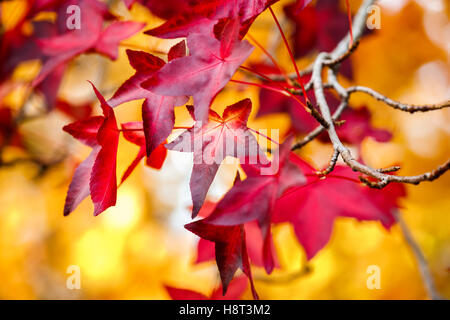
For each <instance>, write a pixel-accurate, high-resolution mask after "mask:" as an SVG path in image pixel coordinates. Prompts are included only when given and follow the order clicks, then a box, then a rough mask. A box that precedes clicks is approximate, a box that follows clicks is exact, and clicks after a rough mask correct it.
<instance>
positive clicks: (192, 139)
mask: <svg viewBox="0 0 450 320" xmlns="http://www.w3.org/2000/svg"><path fill="white" fill-rule="evenodd" d="M251 108H252V105H251V101H250V99H245V100H242V101H240V102H238V103H236V104H234V105H231V106H228V107H227V108H226V109H225V111H224V112H223V116H222V117H221V116H219V115H218V114H217V113H216V112H214V111H212V110H210V113H209V122H208V123H207V124H205V125H203V126H201V122H200V124H199V123H198V122H197V123H196V124H195V125H194V126H193V127H192V128H190V129H189V130H186V131H185V132H183V133H182V134H181V135H180V136H178V137H177V139H175V140H174V141H173V142H171V143H170V144H168V145H167V148H168V149H169V150H175V151H183V152H193V153H194V168H193V169H192V175H191V180H190V187H191V194H192V202H193V210H192V216H193V217H195V216H196V215H197V213H198V212H199V210H200V208H201V207H202V205H203V202H204V200H205V197H206V194H207V192H208V189H209V187H210V185H211V183H212V181H213V179H214V177H215V175H216V173H217V170H218V169H219V166H220V164H221V163H222V161H223V160H224V159H225V157H227V156H231V157H236V158H239V159H240V160H241V161H242V162H246V161H252V163H257V162H258V160H260V161H261V160H262V161H266V157H265V155H264V153H263V152H262V150H261V149H260V148H259V146H258V143H257V141H256V139H255V137H254V136H253V135H252V133H251V132H250V130H249V129H248V128H247V119H248V116H249V115H250V112H251Z"/></svg>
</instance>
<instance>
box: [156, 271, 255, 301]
mask: <svg viewBox="0 0 450 320" xmlns="http://www.w3.org/2000/svg"><path fill="white" fill-rule="evenodd" d="M165 287H166V290H167V292H168V293H169V295H170V297H171V298H172V300H239V299H240V298H241V296H242V295H243V294H244V291H245V289H247V280H246V279H245V277H237V278H235V279H233V280H232V281H231V282H230V285H229V286H228V290H227V293H226V294H225V295H223V294H222V292H223V289H222V286H220V287H219V288H218V289H216V290H214V291H213V292H212V293H211V295H210V296H205V295H204V294H201V293H198V292H195V291H192V290H187V289H179V288H174V287H170V286H165Z"/></svg>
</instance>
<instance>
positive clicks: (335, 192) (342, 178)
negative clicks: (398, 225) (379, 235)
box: [273, 166, 405, 259]
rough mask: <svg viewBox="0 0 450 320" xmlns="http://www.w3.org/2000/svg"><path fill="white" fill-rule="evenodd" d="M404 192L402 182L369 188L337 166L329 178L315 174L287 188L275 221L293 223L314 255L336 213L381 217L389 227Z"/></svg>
mask: <svg viewBox="0 0 450 320" xmlns="http://www.w3.org/2000/svg"><path fill="white" fill-rule="evenodd" d="M404 195H405V189H404V187H403V185H401V184H391V185H389V186H388V187H386V188H385V189H383V190H375V189H370V188H368V187H365V186H363V185H361V184H360V183H359V181H358V180H357V175H356V174H355V173H354V172H353V171H352V170H351V169H350V168H348V167H343V166H336V168H335V169H334V171H333V172H332V173H331V174H330V175H329V176H327V178H326V179H319V178H318V177H313V178H310V179H309V182H308V184H306V185H305V186H303V187H297V188H292V189H290V190H288V191H286V193H285V194H284V195H283V196H282V197H281V198H280V199H279V200H278V201H277V204H276V209H275V213H274V216H273V221H274V222H275V223H280V222H290V223H292V225H293V226H294V230H295V234H296V236H297V238H298V240H299V242H300V243H301V244H302V246H303V248H304V249H305V252H306V256H307V258H308V259H311V258H312V257H314V256H315V255H316V254H317V252H318V251H319V250H320V249H322V248H323V247H324V246H325V245H326V244H327V243H328V241H329V239H330V236H331V232H332V229H333V224H334V220H335V219H336V218H337V217H352V218H356V219H358V220H375V221H380V222H381V223H382V224H383V226H384V227H385V228H387V229H389V228H390V226H392V225H393V224H394V223H395V218H394V216H393V210H395V209H396V208H398V200H399V198H400V197H403V196H404Z"/></svg>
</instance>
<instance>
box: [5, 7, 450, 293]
mask: <svg viewBox="0 0 450 320" xmlns="http://www.w3.org/2000/svg"><path fill="white" fill-rule="evenodd" d="M23 2H24V1H20V0H14V1H9V2H2V3H1V5H2V17H1V18H2V23H3V24H4V25H5V26H6V27H7V28H8V27H11V26H13V25H14V22H15V21H16V20H15V19H17V17H19V16H20V12H21V6H22V5H23ZM288 2H289V1H285V0H281V3H278V4H276V5H275V6H274V9H275V11H276V12H277V13H278V14H279V17H281V16H282V10H281V8H282V5H283V4H286V3H288ZM394 2H395V3H396V4H397V3H398V4H397V5H393V4H392V3H394ZM343 3H344V2H343ZM350 3H351V6H352V9H353V11H354V12H355V11H356V9H357V8H358V6H359V3H360V1H351V2H350ZM381 5H382V6H381V9H382V10H381V13H382V17H381V29H380V30H378V31H376V33H375V34H373V35H372V36H370V37H367V38H364V39H363V40H362V42H361V45H360V47H359V48H358V50H357V51H356V53H355V54H354V57H353V58H352V59H353V63H354V66H355V79H354V83H357V84H361V85H365V86H370V87H372V88H373V89H376V90H377V91H380V92H382V93H383V94H385V95H387V96H389V97H391V98H393V99H397V100H400V101H402V102H406V103H414V104H423V103H437V102H441V101H444V100H447V99H449V96H450V89H449V88H450V21H449V17H450V3H449V2H448V1H445V0H436V1H435V0H433V1H431V0H422V1H419V0H417V1H413V0H411V1H407V0H406V1H390V0H385V1H381ZM112 10H113V12H115V13H116V14H119V15H121V16H123V17H124V19H133V20H137V21H144V22H147V23H148V27H150V26H156V25H158V24H159V23H161V21H160V20H159V19H158V18H156V17H154V16H152V15H151V14H150V13H149V12H148V10H147V9H146V8H144V7H142V6H140V5H139V4H136V5H135V6H134V7H133V8H132V10H131V11H127V9H126V8H125V7H124V5H123V3H122V2H121V1H115V2H114V3H113V5H112ZM283 27H285V28H286V30H287V32H289V30H290V29H291V28H290V26H289V24H288V22H287V21H285V22H284V25H283ZM146 29H148V28H144V30H146ZM250 33H251V34H252V35H253V36H254V37H256V38H257V39H258V40H259V41H261V42H262V43H265V44H266V45H267V46H269V45H273V38H274V37H275V40H276V39H277V37H279V34H278V33H277V31H276V30H275V29H274V24H273V20H271V17H270V15H269V14H268V13H267V12H266V13H264V14H262V15H261V16H260V17H259V18H258V20H257V21H256V22H255V24H254V26H253V27H252V29H251V30H250ZM269 42H271V43H269ZM174 43H175V42H174V41H168V40H164V41H163V40H159V39H156V38H151V37H149V36H145V35H143V34H142V33H140V34H138V35H136V36H134V37H133V38H130V39H128V40H125V41H124V42H123V43H122V46H121V47H120V56H119V59H118V60H117V61H109V60H107V59H105V58H103V57H100V56H98V55H83V56H81V57H79V58H77V59H76V60H75V61H74V62H73V63H72V64H71V67H70V69H69V71H68V72H67V73H66V75H65V77H64V80H63V85H62V88H61V91H60V95H61V96H62V97H64V98H66V99H67V100H69V101H71V102H72V103H82V102H84V101H92V99H93V92H92V90H91V88H90V86H89V85H88V83H87V82H86V80H87V79H89V80H91V81H93V82H94V83H95V84H96V85H97V87H98V88H99V89H100V90H101V91H102V93H103V94H104V95H105V97H107V98H109V97H110V96H111V95H112V93H113V92H114V91H115V90H116V89H117V88H118V86H119V85H120V84H121V83H122V82H123V81H124V80H125V79H127V77H129V76H130V75H131V74H132V73H133V70H132V68H131V67H130V66H129V64H128V61H127V58H126V55H125V49H127V48H132V49H138V48H142V49H143V50H147V51H149V52H167V50H168V48H169V47H170V46H171V45H172V44H174ZM278 43H279V45H278V46H275V48H276V53H277V60H278V61H279V62H280V63H281V64H282V65H283V66H285V67H286V68H287V69H289V70H290V69H291V66H290V64H289V59H288V56H287V53H286V50H285V49H284V48H283V46H282V45H281V42H279V41H278ZM262 58H263V57H262V55H261V51H259V50H255V52H254V54H253V55H252V57H251V60H252V61H260V60H261V59H262ZM309 61H310V59H309V60H308V59H302V60H298V64H299V66H300V68H301V67H305V66H306V65H307V64H308V63H309ZM0 63H1V62H0ZM38 71H39V64H38V63H37V62H27V63H24V64H23V65H22V66H20V67H19V68H18V69H17V70H16V72H15V74H14V77H15V79H19V80H25V81H26V80H29V79H32V78H33V77H34V76H35V75H36V74H37V72H38ZM242 76H243V75H242V74H241V75H237V77H242ZM345 84H346V85H350V84H351V83H349V82H347V83H345ZM244 97H250V98H251V99H252V101H253V105H254V110H253V114H254V113H255V111H256V110H257V107H258V90H256V89H254V88H246V87H243V86H241V85H236V84H229V85H228V86H227V90H225V91H224V92H222V93H221V94H220V95H219V96H218V97H217V99H216V100H215V102H214V105H213V108H214V109H216V110H218V111H221V110H222V109H224V108H225V106H227V105H229V104H232V103H234V102H236V101H238V100H240V99H242V98H244ZM22 98H23V90H21V88H20V87H19V88H17V89H16V90H14V91H13V92H11V93H10V94H8V95H7V96H6V97H5V99H4V101H3V103H4V104H6V105H8V106H11V107H18V106H20V104H21V99H22ZM30 103H32V104H33V106H34V105H38V104H39V101H32V102H30ZM352 104H354V105H361V104H366V105H367V106H368V107H369V108H370V109H371V110H372V111H373V114H374V121H373V123H374V125H375V126H377V127H381V128H386V129H388V130H390V131H391V132H392V133H393V134H394V137H393V140H392V141H391V142H389V143H378V142H376V141H374V140H372V139H366V140H365V141H364V142H363V147H362V152H363V154H364V157H365V159H366V161H367V162H368V164H370V165H372V166H375V167H387V166H390V165H393V164H401V165H402V170H401V172H400V173H401V174H403V175H410V174H419V173H423V172H425V171H429V170H431V169H433V168H434V167H436V166H438V165H439V164H441V163H443V162H445V161H446V160H447V159H448V158H449V155H450V110H449V109H446V110H440V111H436V112H432V113H425V114H414V115H410V114H405V113H402V112H399V111H395V110H392V109H390V108H388V107H386V106H385V105H383V104H382V103H378V102H376V101H374V100H373V99H370V98H368V97H366V96H363V95H357V96H355V97H354V98H352ZM140 105H141V101H135V102H130V103H127V104H124V105H122V106H120V107H118V108H117V109H116V112H117V118H118V119H119V121H120V122H127V121H136V120H140V112H139V108H140ZM33 106H32V107H31V110H33ZM36 108H38V107H36ZM95 112H96V113H98V112H99V110H98V108H96V111H95ZM176 115H177V125H189V124H190V120H189V117H188V113H187V111H186V110H185V108H183V107H180V108H177V109H176ZM68 121H69V119H68V118H66V117H65V116H64V115H63V114H62V113H60V112H58V111H55V112H52V113H51V114H49V115H48V116H46V117H44V118H37V119H36V120H32V121H28V122H26V123H25V124H24V125H23V126H22V127H21V128H20V132H21V133H22V135H23V137H24V141H25V143H26V145H27V147H28V148H29V150H31V152H32V153H33V154H34V155H35V156H36V157H42V159H47V158H51V157H54V156H55V154H62V153H64V154H66V153H67V155H68V157H67V158H66V160H65V161H63V162H62V163H61V164H58V165H57V166H55V167H53V168H51V169H50V170H49V171H48V172H46V173H45V174H44V175H43V176H41V177H39V178H36V168H35V167H34V166H33V165H31V164H26V163H25V164H20V165H17V166H14V167H8V168H0V298H1V299H67V298H68V299H167V298H168V294H167V293H166V291H165V289H164V287H163V285H164V284H169V285H171V286H174V287H180V288H188V289H192V290H196V291H199V292H202V293H206V294H207V293H210V292H211V291H212V290H213V289H214V288H215V287H216V286H217V285H218V284H219V280H218V275H217V270H216V266H215V264H214V263H213V262H211V263H204V264H200V265H193V261H194V260H195V254H196V241H197V239H196V238H195V237H194V236H193V235H192V234H191V233H189V232H188V231H187V230H185V229H184V228H183V225H184V224H185V223H187V222H188V221H189V206H190V195H189V188H188V181H189V175H190V171H191V167H192V156H191V155H189V154H181V153H176V152H169V157H168V159H167V161H166V163H165V165H164V166H163V168H162V170H161V171H156V170H153V169H150V168H147V167H145V166H144V165H143V164H141V165H140V166H139V167H138V169H137V170H136V171H135V172H134V173H133V174H132V176H131V177H130V178H129V180H128V181H127V182H126V183H125V184H124V185H122V186H121V187H120V188H119V192H118V202H117V206H116V207H114V208H111V209H109V210H107V211H106V212H104V213H102V214H101V215H100V216H98V217H93V214H92V212H93V206H92V204H91V203H90V201H89V200H85V201H84V202H83V203H82V205H80V207H79V208H78V209H77V210H76V211H75V212H74V213H72V214H71V215H70V216H69V217H63V214H62V209H63V205H64V199H65V195H66V191H67V188H68V184H69V182H70V180H71V177H72V173H73V169H74V166H75V165H76V164H77V163H79V162H80V161H82V160H83V159H84V158H85V157H86V156H87V154H88V152H89V150H88V148H85V147H84V146H82V145H81V144H79V143H78V142H76V141H75V140H74V139H72V138H71V137H70V136H69V135H67V134H66V133H64V132H63V131H62V130H61V128H62V126H63V125H65V124H67V123H68ZM288 125H289V120H288V117H287V116H285V115H276V116H270V117H265V118H261V119H258V120H251V121H250V122H249V126H250V127H252V128H256V129H261V128H265V129H271V128H279V129H281V130H282V131H281V132H282V133H283V132H286V130H287V129H288ZM121 139H122V138H121ZM137 151H138V149H137V147H136V146H134V145H131V144H129V143H126V142H124V141H122V140H121V142H120V145H119V155H118V175H119V176H120V175H121V173H123V171H124V170H125V169H126V166H127V165H128V164H129V163H130V162H131V161H132V159H133V157H134V156H135V154H136V153H137ZM21 152H22V151H20V150H18V149H16V148H14V147H8V148H7V150H6V156H7V157H11V158H13V157H14V156H16V155H20V153H21ZM331 152H332V150H331V148H330V146H329V145H326V144H322V143H319V142H314V143H312V144H311V145H308V146H307V147H306V148H305V149H304V150H302V153H301V154H302V156H305V157H306V158H308V159H311V161H313V163H315V164H317V165H318V166H321V165H324V164H325V163H326V161H327V160H328V159H329V156H330V155H331ZM235 168H236V166H235V165H225V166H223V168H221V170H220V174H219V176H218V177H217V178H216V180H215V182H214V184H213V186H212V189H211V192H210V200H217V199H219V198H220V197H221V196H222V195H223V194H224V193H225V192H226V191H227V189H228V188H229V187H230V186H231V183H232V181H233V178H234V170H235ZM407 189H408V194H409V195H408V197H407V198H406V199H405V200H404V201H403V202H402V205H403V208H402V210H401V212H402V214H403V216H404V219H405V221H406V223H407V224H408V226H409V227H410V229H411V231H412V233H413V235H414V237H415V239H416V240H417V241H418V243H419V244H420V246H421V248H422V249H423V251H424V253H425V256H426V258H427V259H428V261H429V263H430V267H431V271H432V274H433V276H434V278H435V281H436V285H437V288H438V290H439V292H440V293H441V294H442V295H443V296H444V297H446V298H450V197H449V194H450V174H447V175H444V176H443V177H442V178H441V179H439V180H437V181H435V182H433V183H427V182H425V183H423V184H422V185H420V186H408V187H407ZM324 196H326V195H324ZM274 235H275V243H276V248H277V253H278V256H279V258H280V263H281V267H282V268H281V269H280V270H276V271H275V272H274V274H273V275H272V276H270V277H269V276H267V275H265V274H264V272H263V270H262V269H258V268H254V274H255V278H256V286H257V290H258V292H259V294H260V297H261V298H262V299H425V298H427V296H426V293H425V290H424V286H423V282H422V280H421V277H420V274H419V271H418V268H417V265H416V262H415V260H414V258H413V255H412V253H411V251H410V249H409V247H408V246H407V245H406V244H405V242H404V239H403V238H402V235H401V233H400V230H399V228H398V226H395V227H393V229H392V230H391V231H390V232H388V231H386V230H384V229H383V228H382V227H381V225H380V224H379V223H376V222H363V223H359V222H356V221H355V220H352V219H348V218H340V219H338V220H337V221H336V224H335V228H334V230H333V234H332V239H331V241H330V243H329V244H328V245H327V246H326V247H325V248H324V249H323V250H322V251H321V252H320V253H319V254H318V255H317V256H316V257H315V258H314V259H313V260H312V261H311V262H310V263H309V265H310V267H311V271H310V272H309V273H306V274H302V275H298V276H294V275H295V274H296V273H298V270H302V268H303V267H304V264H305V261H304V259H305V258H304V252H303V249H302V248H301V246H300V245H299V244H298V243H297V241H296V239H295V237H294V233H293V230H292V229H291V227H290V226H287V225H280V226H277V227H276V228H275V229H274ZM70 265H77V266H79V267H80V269H81V289H80V290H69V289H67V288H66V280H67V277H68V276H69V274H68V273H66V271H67V268H68V267H69V266H70ZM370 265H377V266H379V267H380V270H381V289H379V290H369V289H368V288H367V286H366V280H367V278H368V276H369V274H367V272H366V271H367V268H368V266H370ZM244 298H251V295H250V293H249V292H247V293H246V294H245V295H244Z"/></svg>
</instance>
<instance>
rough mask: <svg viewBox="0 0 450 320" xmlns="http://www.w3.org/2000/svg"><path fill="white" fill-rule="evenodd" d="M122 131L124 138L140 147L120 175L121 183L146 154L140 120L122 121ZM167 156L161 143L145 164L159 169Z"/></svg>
mask: <svg viewBox="0 0 450 320" xmlns="http://www.w3.org/2000/svg"><path fill="white" fill-rule="evenodd" d="M122 132H123V136H124V138H125V139H126V140H128V141H130V142H131V143H133V144H135V145H137V146H139V147H140V149H139V152H138V154H137V155H136V157H135V159H134V160H133V162H132V163H131V164H130V165H129V167H128V168H127V170H126V171H125V173H124V174H123V176H122V179H121V181H120V183H121V184H122V183H123V182H124V181H125V180H126V179H127V178H128V177H129V176H130V174H131V173H132V172H133V171H134V169H135V168H136V167H137V165H138V164H139V162H140V161H141V160H142V159H143V158H144V157H145V156H146V152H145V135H144V131H143V123H142V122H127V123H122ZM166 156H167V149H166V148H164V146H163V145H160V146H159V147H157V148H156V149H155V150H154V151H153V152H152V154H151V155H150V157H148V158H147V161H146V164H147V165H148V166H149V167H152V168H155V169H160V168H161V167H162V165H163V163H164V160H165V159H166Z"/></svg>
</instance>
